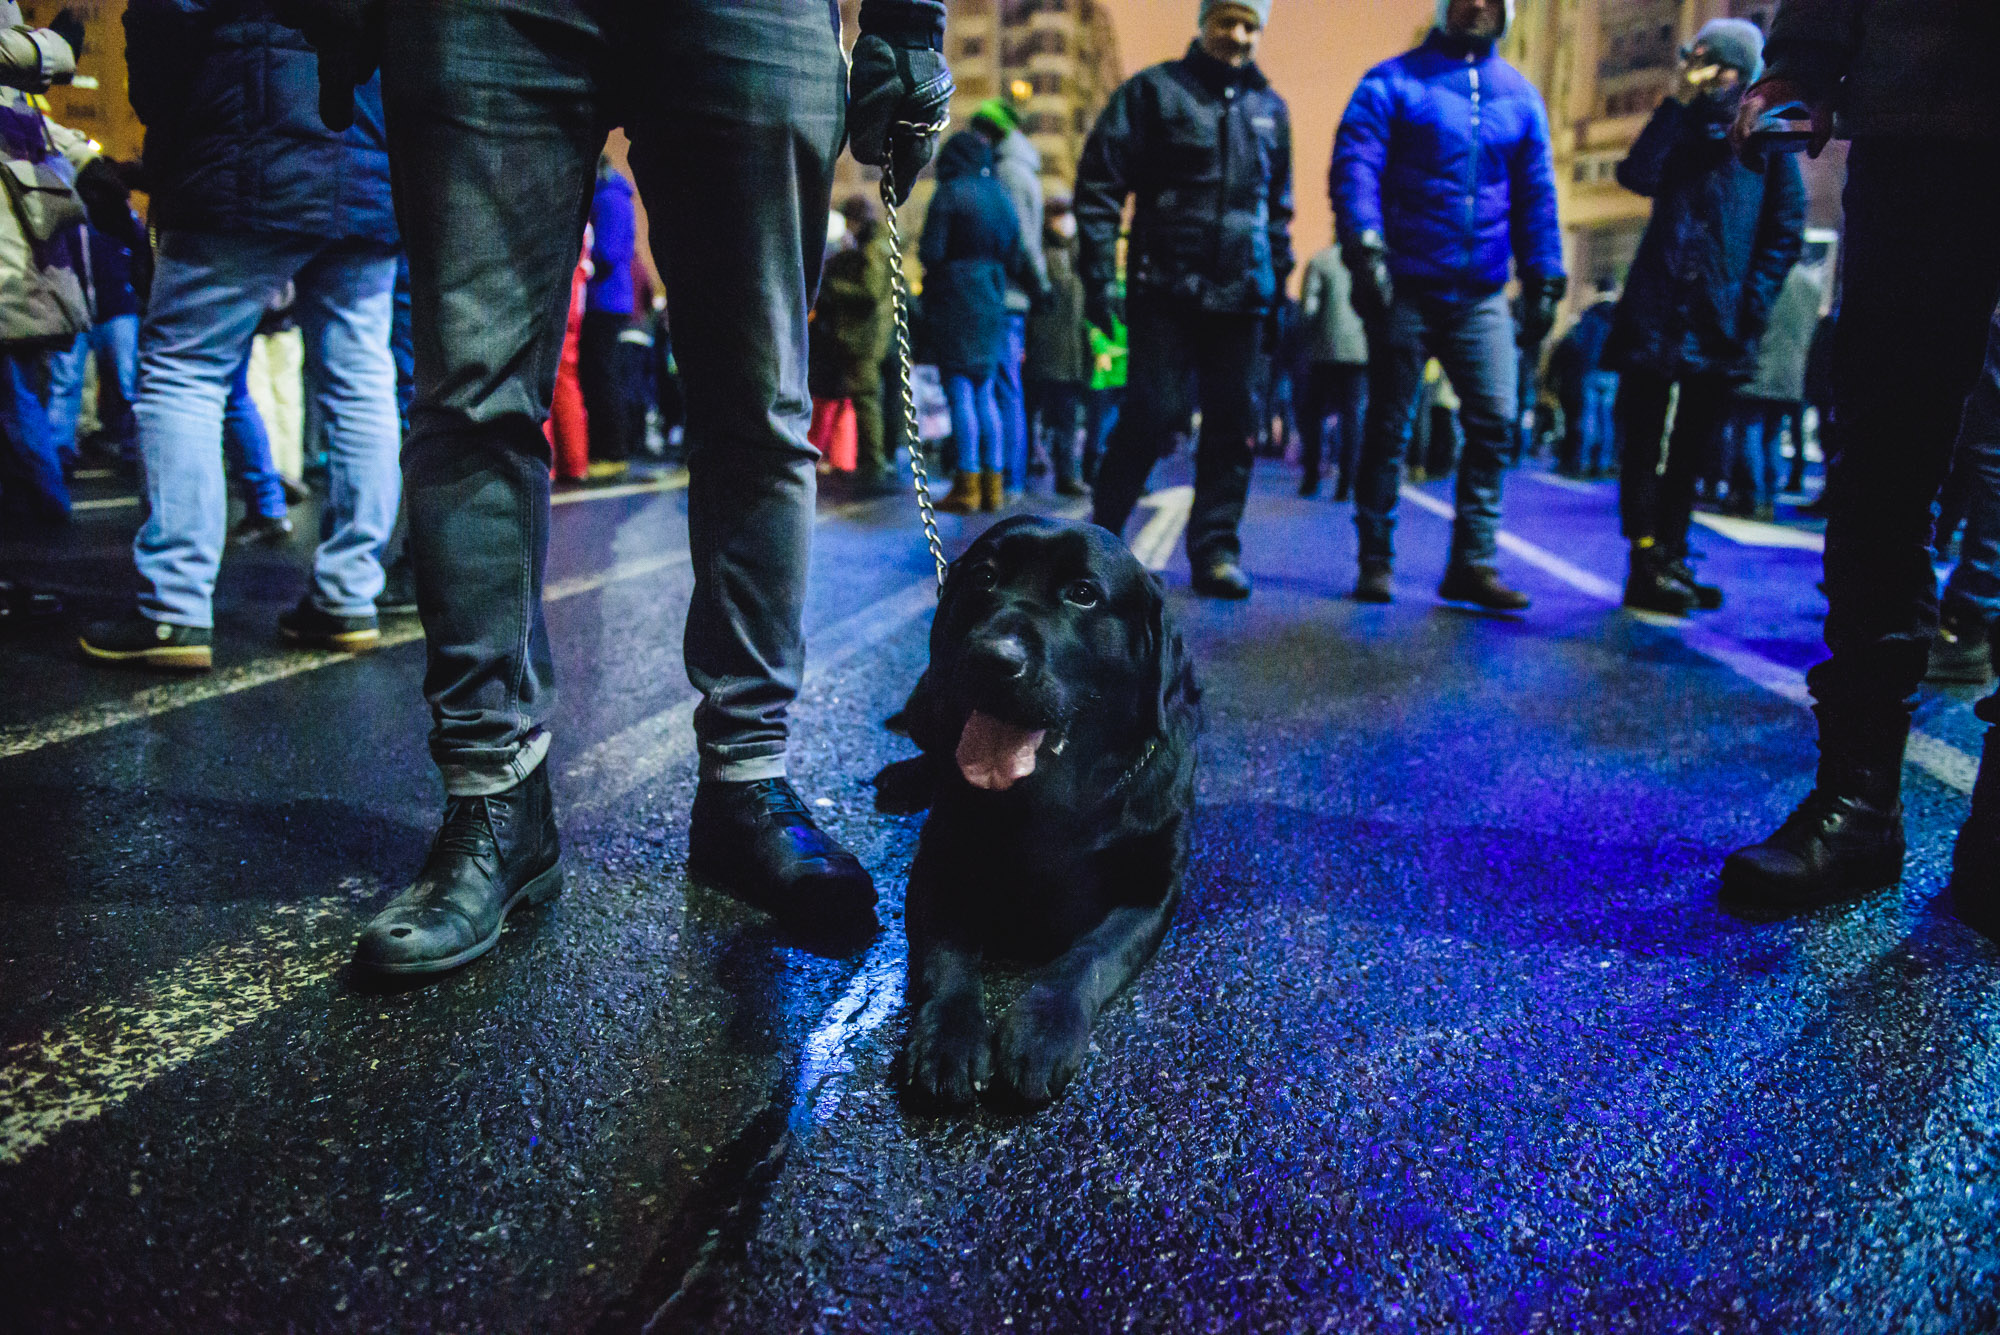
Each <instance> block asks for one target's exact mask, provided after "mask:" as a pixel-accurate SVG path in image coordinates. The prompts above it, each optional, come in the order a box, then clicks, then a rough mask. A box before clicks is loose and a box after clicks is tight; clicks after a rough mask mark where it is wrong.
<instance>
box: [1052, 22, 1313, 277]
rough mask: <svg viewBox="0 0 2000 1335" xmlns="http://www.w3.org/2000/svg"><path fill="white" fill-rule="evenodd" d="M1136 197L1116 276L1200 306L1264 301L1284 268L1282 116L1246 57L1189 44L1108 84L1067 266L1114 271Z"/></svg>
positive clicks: (1285, 126) (1286, 183)
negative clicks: (1074, 259) (1222, 55)
mask: <svg viewBox="0 0 2000 1335" xmlns="http://www.w3.org/2000/svg"><path fill="white" fill-rule="evenodd" d="M1127 195H1131V196H1133V197H1134V198H1135V199H1136V201H1137V202H1136V207H1135V209H1134V212H1133V216H1132V238H1131V247H1130V251H1129V254H1128V257H1127V262H1126V287H1127V290H1128V291H1129V292H1131V293H1132V295H1133V296H1135V297H1139V296H1154V297H1164V298H1168V299H1170V300H1174V301H1177V302H1180V303H1183V304H1186V305H1191V306H1195V307H1198V308H1200V309H1202V310H1209V311H1238V312H1259V311H1266V310H1269V309H1270V307H1271V304H1272V302H1273V301H1274V300H1275V299H1276V297H1277V294H1278V293H1279V292H1280V291H1281V290H1282V289H1283V288H1284V284H1285V277H1286V275H1288V274H1290V273H1291V271H1292V233H1291V227H1292V125H1291V118H1290V114H1289V113H1288V112H1287V111H1286V109H1285V100H1284V99H1283V98H1282V97H1279V96H1278V95H1277V94H1276V93H1275V92H1272V91H1271V85H1270V84H1269V83H1268V82H1267V81H1266V80H1265V78H1264V76H1263V74H1261V73H1260V72H1259V71H1258V69H1257V67H1256V66H1255V65H1246V66H1244V67H1243V68H1241V69H1232V68H1231V67H1229V66H1228V65H1225V64H1223V63H1222V62H1221V61H1219V60H1216V59H1215V58H1214V57H1213V56H1210V55H1208V54H1207V53H1206V52H1204V51H1203V50H1202V49H1201V47H1200V46H1199V45H1196V46H1192V47H1190V48H1189V49H1188V53H1187V55H1185V56H1183V57H1182V58H1181V59H1179V60H1175V61H1168V62H1166V63H1164V64H1160V65H1154V66H1153V67H1152V68H1150V69H1146V70H1141V71H1140V72H1139V73H1138V74H1135V75H1133V76H1132V77H1131V78H1130V79H1127V80H1126V81H1125V82H1124V84H1122V85H1121V86H1120V87H1119V89H1118V91H1117V92H1115V93H1113V94H1112V95H1111V100H1110V102H1109V103H1107V104H1106V105H1105V108H1104V110H1103V112H1102V113H1100V114H1099V115H1098V118H1097V124H1096V125H1094V126H1092V127H1091V131H1090V138H1089V139H1088V140H1087V141H1086V142H1085V144H1084V147H1083V158H1082V161H1081V162H1079V163H1078V165H1077V172H1076V220H1077V224H1078V229H1079V233H1080V236H1081V240H1082V247H1081V255H1080V257H1079V260H1078V266H1077V267H1078V269H1079V271H1080V272H1081V274H1082V277H1083V282H1084V286H1085V287H1086V288H1088V289H1090V290H1093V291H1095V290H1099V289H1102V288H1105V287H1108V286H1109V285H1110V284H1111V283H1112V282H1113V281H1115V279H1116V278H1117V276H1118V275H1117V253H1118V227H1119V222H1120V218H1121V215H1122V214H1123V213H1124V210H1125V198H1126V196H1127Z"/></svg>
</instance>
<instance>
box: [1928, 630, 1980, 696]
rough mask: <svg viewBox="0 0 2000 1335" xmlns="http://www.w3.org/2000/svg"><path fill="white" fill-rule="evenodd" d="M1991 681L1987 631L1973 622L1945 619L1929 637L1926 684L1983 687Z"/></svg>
mask: <svg viewBox="0 0 2000 1335" xmlns="http://www.w3.org/2000/svg"><path fill="white" fill-rule="evenodd" d="M1992 679H1993V646H1992V641H1991V639H1990V638H1989V637H1988V635H1987V631H1986V628H1985V627H1984V626H1982V625H1980V624H1979V623H1978V622H1977V621H1976V620H1970V621H1961V620H1959V619H1957V618H1955V617H1945V618H1943V619H1941V620H1940V621H1939V622H1938V628H1937V634H1936V635H1934V636H1932V637H1931V658H1930V667H1929V669H1928V670H1927V671H1926V672H1925V673H1924V680H1925V681H1934V682H1943V683H1952V684H1958V685H1969V686H1984V685H1985V684H1986V683H1987V682H1989V681H1991V680H1992Z"/></svg>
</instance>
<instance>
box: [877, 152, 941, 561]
mask: <svg viewBox="0 0 2000 1335" xmlns="http://www.w3.org/2000/svg"><path fill="white" fill-rule="evenodd" d="M950 123H951V117H950V115H948V114H947V115H946V116H945V118H944V119H943V120H940V121H939V122H938V123H937V124H935V125H916V124H912V123H911V122H909V121H898V122H897V123H896V126H895V129H896V130H898V131H902V132H904V133H908V134H921V135H931V134H943V133H944V131H945V127H946V126H947V125H949V124H950ZM894 140H895V135H894V134H893V133H892V134H891V135H890V141H891V143H892V144H893V142H894ZM887 156H888V161H886V162H884V163H883V164H882V212H883V216H884V218H885V220H886V222H887V224H888V228H889V290H890V293H891V294H892V298H893V301H892V304H893V305H894V307H895V311H896V374H897V378H898V380H899V381H900V382H901V388H902V399H903V437H904V440H905V441H906V442H907V443H908V445H909V447H910V476H911V477H913V478H914V479H916V483H917V511H918V513H919V514H921V515H922V516H923V521H924V541H925V542H927V543H929V544H930V549H931V560H932V561H934V562H935V563H936V564H937V583H938V596H939V597H943V596H944V577H945V571H946V569H947V568H948V566H949V563H948V562H947V561H946V560H945V559H944V542H943V540H942V539H940V538H939V537H938V527H937V508H936V507H935V506H934V505H933V504H932V503H931V479H930V474H929V473H927V472H926V471H925V470H924V443H923V441H922V440H921V439H920V438H919V436H918V434H917V433H918V425H917V391H916V385H915V383H914V376H915V366H914V363H915V361H916V354H915V352H914V351H913V350H912V348H911V346H910V282H909V279H908V278H907V277H906V276H905V275H904V273H903V231H902V228H900V227H898V226H897V224H896V166H895V154H894V152H893V151H892V152H891V153H889V154H888V155H887Z"/></svg>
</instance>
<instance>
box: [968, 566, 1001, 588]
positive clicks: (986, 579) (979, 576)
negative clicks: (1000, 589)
mask: <svg viewBox="0 0 2000 1335" xmlns="http://www.w3.org/2000/svg"><path fill="white" fill-rule="evenodd" d="M966 578H968V579H970V580H971V581H972V587H973V588H975V589H990V588H992V587H993V586H994V585H995V584H997V583H999V581H1000V576H999V574H998V573H996V572H995V571H994V569H993V567H992V566H983V565H982V566H974V567H972V570H971V572H970V573H969V574H968V575H967V576H966Z"/></svg>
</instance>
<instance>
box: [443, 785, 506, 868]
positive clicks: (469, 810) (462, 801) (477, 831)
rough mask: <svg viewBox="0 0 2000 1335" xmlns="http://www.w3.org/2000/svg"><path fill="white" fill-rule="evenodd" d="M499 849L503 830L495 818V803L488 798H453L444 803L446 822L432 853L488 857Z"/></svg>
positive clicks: (494, 855)
mask: <svg viewBox="0 0 2000 1335" xmlns="http://www.w3.org/2000/svg"><path fill="white" fill-rule="evenodd" d="M499 851H500V831H499V828H498V826H497V825H496V823H495V821H494V819H493V804H492V802H491V801H490V800H489V799H487V798H485V797H483V796H482V797H454V798H452V799H451V800H450V801H449V802H447V803H446V804H445V809H444V824H443V825H442V826H441V827H440V828H439V829H438V833H437V839H436V841H435V842H433V843H432V845H431V853H432V855H433V856H436V855H438V854H443V853H457V854H459V855H461V856H463V857H469V858H478V859H487V858H494V857H497V856H498V854H499Z"/></svg>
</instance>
